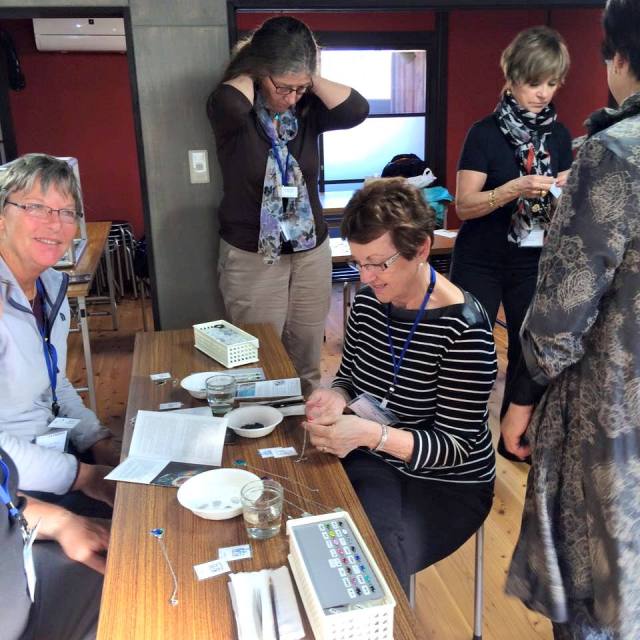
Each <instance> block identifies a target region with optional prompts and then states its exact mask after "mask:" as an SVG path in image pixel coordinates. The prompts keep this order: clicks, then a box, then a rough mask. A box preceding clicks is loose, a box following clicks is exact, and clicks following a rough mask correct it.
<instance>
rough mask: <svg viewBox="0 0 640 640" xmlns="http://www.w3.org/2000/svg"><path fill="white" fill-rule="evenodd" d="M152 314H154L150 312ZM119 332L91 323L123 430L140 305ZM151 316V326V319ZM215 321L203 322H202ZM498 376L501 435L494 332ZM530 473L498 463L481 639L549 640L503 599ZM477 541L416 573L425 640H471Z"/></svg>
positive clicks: (77, 376)
mask: <svg viewBox="0 0 640 640" xmlns="http://www.w3.org/2000/svg"><path fill="white" fill-rule="evenodd" d="M339 286H340V285H336V288H335V290H334V295H333V301H332V306H331V314H330V316H329V319H328V321H327V331H326V336H327V340H326V343H325V348H324V352H323V359H322V373H323V382H324V383H328V382H330V380H331V378H332V376H333V375H334V373H335V371H336V369H337V367H338V364H339V362H340V353H341V348H342V291H341V289H338V287H339ZM147 312H149V309H148V308H147ZM118 316H119V319H120V327H121V328H120V330H119V331H117V332H115V331H112V330H111V329H110V324H109V319H108V318H102V317H94V318H91V319H90V325H91V328H92V334H91V342H92V349H93V364H94V370H95V375H96V392H97V398H98V413H99V416H100V418H101V420H102V422H103V423H104V424H105V425H106V426H108V427H110V428H111V429H112V430H113V431H115V432H116V433H121V432H122V423H123V420H124V414H125V409H126V399H127V389H128V386H129V375H130V371H131V355H132V351H133V341H134V336H135V332H136V331H141V330H142V316H141V311H140V304H139V302H138V301H131V300H125V301H123V302H122V303H121V304H120V305H119V308H118ZM148 317H149V325H150V326H151V325H152V321H151V319H150V314H149V313H148ZM207 319H209V320H210V319H211V318H205V319H203V321H204V320H207ZM495 337H496V344H497V346H498V358H499V367H500V373H499V377H498V382H497V384H496V388H495V390H494V392H493V395H492V398H491V428H492V432H493V434H494V439H496V438H497V433H498V419H497V416H498V412H499V407H500V398H501V396H502V389H503V386H504V371H505V359H506V332H505V330H504V329H502V328H500V327H497V328H496V332H495ZM68 374H69V377H70V379H71V380H72V382H73V383H74V384H79V383H81V382H82V381H83V380H84V359H83V357H82V347H81V343H80V337H79V335H78V334H75V335H72V336H71V339H70V346H69V357H68ZM525 483H526V468H525V467H524V465H517V464H514V463H511V462H508V461H506V460H504V459H502V458H500V457H499V459H498V474H497V481H496V491H495V500H494V503H493V509H492V511H491V515H490V516H489V518H488V520H487V522H486V524H485V553H484V560H485V574H484V598H485V605H484V634H483V638H484V639H485V640H550V639H551V638H552V633H551V627H550V624H549V623H548V621H547V620H546V619H545V618H544V617H542V616H539V615H538V614H535V613H532V612H531V611H528V610H527V609H525V607H523V606H522V604H521V603H520V602H519V601H518V600H515V599H513V598H508V597H507V596H505V595H504V592H503V585H504V580H505V575H506V571H507V567H508V565H509V560H510V558H511V553H512V551H513V547H514V544H515V541H516V538H517V535H518V531H519V528H520V514H521V511H522V502H523V496H524V487H525ZM473 544H474V542H473V539H472V540H471V541H469V542H468V543H467V544H466V545H465V546H464V547H462V548H461V549H459V550H458V551H457V552H456V553H454V554H453V555H452V556H451V557H449V558H447V559H446V560H444V561H442V562H440V563H438V564H437V565H435V566H433V567H430V568H429V569H426V570H425V571H423V572H421V573H420V574H419V575H418V580H417V594H416V613H417V616H418V618H419V620H420V622H421V626H422V629H423V631H424V638H425V639H426V640H471V638H472V636H473V632H472V622H473V578H474V564H473V562H474V547H473Z"/></svg>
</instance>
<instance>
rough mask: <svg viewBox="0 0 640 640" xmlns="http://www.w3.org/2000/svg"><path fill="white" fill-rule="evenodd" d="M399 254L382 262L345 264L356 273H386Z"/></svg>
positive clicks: (351, 262) (352, 262)
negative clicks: (355, 270)
mask: <svg viewBox="0 0 640 640" xmlns="http://www.w3.org/2000/svg"><path fill="white" fill-rule="evenodd" d="M399 257H400V252H399V251H398V253H394V254H393V255H392V256H391V257H390V258H387V259H386V260H385V261H384V262H366V263H365V264H358V263H357V262H354V261H350V262H348V263H347V264H348V265H349V266H350V267H352V268H353V269H357V270H358V271H366V272H367V273H381V272H382V271H386V270H387V269H388V268H389V267H390V266H391V265H392V264H393V263H394V262H395V261H396V260H397V259H398V258H399Z"/></svg>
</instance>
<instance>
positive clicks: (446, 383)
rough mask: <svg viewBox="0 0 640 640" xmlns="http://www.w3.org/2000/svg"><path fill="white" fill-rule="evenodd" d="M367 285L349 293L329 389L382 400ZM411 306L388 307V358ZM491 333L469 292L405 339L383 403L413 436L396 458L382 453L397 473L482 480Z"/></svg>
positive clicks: (377, 332)
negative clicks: (407, 450) (404, 455)
mask: <svg viewBox="0 0 640 640" xmlns="http://www.w3.org/2000/svg"><path fill="white" fill-rule="evenodd" d="M388 310H389V305H387V304H382V303H380V302H379V301H378V299H377V298H376V297H375V295H374V293H373V291H372V290H371V288H370V287H367V286H365V287H363V288H362V289H361V290H360V291H359V292H358V293H357V294H356V297H355V300H354V304H353V307H352V310H351V315H350V316H349V322H348V324H347V332H346V335H345V341H344V349H343V355H342V362H341V364H340V368H339V370H338V373H337V376H336V378H335V380H334V381H333V384H332V386H333V387H341V388H343V389H346V390H347V391H348V393H349V394H350V395H351V397H352V398H353V397H355V396H356V395H358V394H360V393H362V392H367V393H369V394H371V395H372V396H374V397H375V398H377V399H378V400H382V399H383V398H384V396H385V395H386V393H387V391H388V390H389V387H390V386H391V384H392V381H393V362H392V358H391V353H390V351H389V338H388V333H387V312H388ZM417 313H418V312H417V311H413V310H407V309H399V308H395V307H393V306H392V307H391V309H390V318H391V320H390V326H391V335H392V340H393V346H394V349H395V355H396V358H399V357H400V353H401V351H402V347H403V345H404V342H405V340H406V338H407V335H408V334H409V332H410V330H411V326H412V325H413V322H414V320H415V318H416V315H417ZM497 368H498V365H497V359H496V350H495V344H494V341H493V334H492V332H491V327H490V325H489V320H488V318H487V315H486V313H485V311H484V309H483V308H482V307H481V306H480V304H479V303H478V302H477V300H476V299H475V298H474V297H473V296H472V295H470V294H469V293H466V292H465V294H464V303H461V304H453V305H449V306H446V307H441V308H439V309H427V310H426V312H425V314H424V316H423V317H422V320H421V321H420V323H419V324H418V326H417V328H416V332H415V334H414V336H413V339H412V340H411V343H410V344H409V347H408V349H407V352H406V354H405V357H404V359H403V361H402V366H401V367H400V370H399V372H398V377H397V381H396V384H395V391H394V392H393V394H392V395H391V396H390V397H389V399H388V405H387V408H388V409H391V410H392V411H393V412H394V413H395V415H396V416H397V417H398V418H399V419H400V420H399V422H398V424H396V425H394V426H395V427H397V428H401V429H405V430H407V431H411V432H412V434H413V453H412V456H411V459H410V460H409V461H408V462H404V461H402V460H399V459H397V458H393V457H392V456H389V455H386V454H384V453H374V452H371V455H376V456H382V457H383V458H384V459H385V460H386V461H387V462H388V463H389V464H391V465H393V466H394V467H396V468H397V469H398V470H399V471H400V472H402V473H404V474H406V475H408V476H412V477H415V478H420V479H424V480H434V481H440V482H456V483H479V482H490V481H492V480H493V479H494V477H495V456H494V452H493V446H492V443H491V433H490V431H489V427H488V407H487V403H488V400H489V394H490V393H491V389H492V387H493V383H494V381H495V378H496V373H497Z"/></svg>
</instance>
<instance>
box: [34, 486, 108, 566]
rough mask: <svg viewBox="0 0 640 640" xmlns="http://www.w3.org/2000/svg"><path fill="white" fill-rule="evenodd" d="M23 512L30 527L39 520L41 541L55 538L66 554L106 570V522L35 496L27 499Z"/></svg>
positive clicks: (39, 538) (73, 558) (78, 560)
mask: <svg viewBox="0 0 640 640" xmlns="http://www.w3.org/2000/svg"><path fill="white" fill-rule="evenodd" d="M24 515H25V518H26V519H27V522H29V525H30V526H34V525H35V524H36V522H38V520H39V521H40V526H39V527H38V540H55V541H56V542H57V543H58V544H59V545H60V546H61V547H62V550H63V551H64V552H65V554H66V555H67V556H68V557H69V558H71V559H72V560H75V561H77V562H82V563H83V564H86V565H87V566H88V567H91V568H92V569H94V570H95V571H99V572H100V573H104V570H105V566H106V558H105V554H106V551H107V547H108V546H109V529H108V528H107V527H106V526H105V525H104V524H103V523H99V522H96V521H94V520H90V519H89V518H84V517H82V516H78V515H76V514H75V513H71V511H67V510H66V509H63V508H62V507H59V506H58V505H55V504H50V503H48V502H41V501H40V500H36V499H35V498H27V506H26V507H25V509H24Z"/></svg>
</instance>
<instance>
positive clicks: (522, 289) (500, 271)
mask: <svg viewBox="0 0 640 640" xmlns="http://www.w3.org/2000/svg"><path fill="white" fill-rule="evenodd" d="M539 260H540V249H535V248H523V249H520V248H518V247H517V246H516V245H514V244H511V243H510V245H509V246H508V247H507V249H506V251H504V252H495V253H494V252H492V250H491V248H490V247H487V250H486V252H485V253H484V254H482V255H479V254H477V253H475V252H469V251H465V250H464V248H461V249H460V250H455V251H454V255H453V262H452V264H451V276H450V277H451V281H452V282H453V283H454V284H456V285H458V286H459V287H461V288H462V289H464V290H465V291H468V292H469V293H470V294H472V295H473V296H475V297H476V298H477V300H478V302H480V304H481V305H482V306H483V307H484V308H485V309H486V311H487V314H488V315H489V320H490V322H491V326H493V325H494V324H495V321H496V316H497V315H498V308H499V307H500V303H501V302H502V306H503V307H504V314H505V317H506V320H507V335H508V340H509V347H508V350H507V358H508V364H507V375H506V379H505V386H504V396H503V399H502V410H501V412H500V417H502V416H503V415H504V413H505V411H506V410H507V407H508V406H509V402H510V398H511V396H512V394H513V378H514V375H515V372H516V367H517V365H518V361H519V360H520V355H521V354H522V349H521V347H520V328H521V327H522V322H523V321H524V317H525V315H526V313H527V309H528V308H529V304H530V303H531V300H532V298H533V294H534V292H535V289H536V280H537V278H538V262H539Z"/></svg>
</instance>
